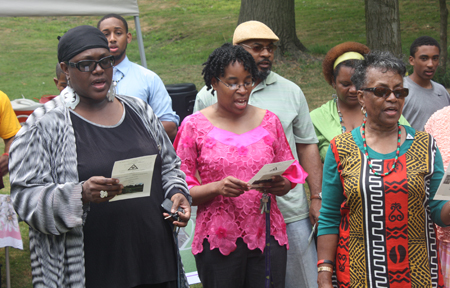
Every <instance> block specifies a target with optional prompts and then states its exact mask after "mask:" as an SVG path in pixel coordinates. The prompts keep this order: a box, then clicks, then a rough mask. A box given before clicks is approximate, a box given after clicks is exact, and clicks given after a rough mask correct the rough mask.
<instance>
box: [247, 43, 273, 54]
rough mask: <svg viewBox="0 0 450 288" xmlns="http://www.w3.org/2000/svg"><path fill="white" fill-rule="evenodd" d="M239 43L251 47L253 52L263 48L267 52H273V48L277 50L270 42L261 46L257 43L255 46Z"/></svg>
mask: <svg viewBox="0 0 450 288" xmlns="http://www.w3.org/2000/svg"><path fill="white" fill-rule="evenodd" d="M240 45H242V46H244V47H245V48H248V49H252V50H253V52H255V53H261V52H262V51H263V50H264V49H266V50H267V52H269V53H272V52H275V50H277V48H278V47H277V46H276V45H274V44H270V45H269V46H263V45H261V44H257V45H255V46H249V45H246V44H243V43H241V44H240Z"/></svg>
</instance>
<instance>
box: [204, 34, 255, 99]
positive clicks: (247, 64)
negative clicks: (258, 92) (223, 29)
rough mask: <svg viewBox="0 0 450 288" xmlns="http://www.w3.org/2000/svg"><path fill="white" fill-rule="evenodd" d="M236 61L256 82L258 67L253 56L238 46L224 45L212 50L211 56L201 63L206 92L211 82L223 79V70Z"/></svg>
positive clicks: (210, 86) (212, 92)
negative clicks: (219, 78)
mask: <svg viewBox="0 0 450 288" xmlns="http://www.w3.org/2000/svg"><path fill="white" fill-rule="evenodd" d="M236 61H237V62H239V63H241V64H242V65H243V66H244V69H245V71H248V72H249V73H250V75H252V80H253V81H256V76H257V75H258V67H257V66H256V63H255V59H253V56H252V55H251V54H250V53H248V52H247V51H245V49H244V48H242V47H241V46H239V45H232V44H231V43H225V44H223V45H222V46H221V47H219V48H217V49H216V50H214V51H213V52H212V53H211V55H209V57H208V60H207V61H206V62H205V63H203V66H204V67H203V71H202V75H203V79H204V80H205V84H206V88H207V90H210V89H211V88H212V85H211V80H212V79H213V78H218V77H223V76H224V75H225V68H227V67H228V65H230V64H233V63H235V62H236ZM211 94H214V90H212V91H211Z"/></svg>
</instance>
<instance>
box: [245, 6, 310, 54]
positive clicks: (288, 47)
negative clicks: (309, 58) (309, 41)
mask: <svg viewBox="0 0 450 288" xmlns="http://www.w3.org/2000/svg"><path fill="white" fill-rule="evenodd" d="M249 20H257V21H260V22H263V23H264V24H266V25H267V26H269V27H270V29H272V31H273V32H274V33H275V34H276V35H277V36H278V38H280V41H278V42H277V46H278V48H279V49H278V50H277V51H276V54H275V57H276V58H278V57H280V56H287V55H290V56H293V57H295V58H298V57H302V56H305V53H303V52H308V49H306V47H305V46H304V45H303V44H302V43H301V42H300V40H299V39H298V37H297V33H296V30H295V5H294V0H241V10H240V12H239V20H238V25H239V24H241V23H242V22H245V21H249Z"/></svg>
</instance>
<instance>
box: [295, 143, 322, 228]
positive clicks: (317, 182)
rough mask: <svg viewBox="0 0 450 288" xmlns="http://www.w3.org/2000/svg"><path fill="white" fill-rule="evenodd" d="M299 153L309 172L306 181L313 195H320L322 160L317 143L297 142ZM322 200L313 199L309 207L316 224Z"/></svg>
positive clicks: (312, 222)
mask: <svg viewBox="0 0 450 288" xmlns="http://www.w3.org/2000/svg"><path fill="white" fill-rule="evenodd" d="M295 145H296V147H297V154H298V159H299V162H300V165H302V167H303V169H304V170H305V171H306V172H307V173H308V178H306V182H307V183H308V186H309V191H310V193H311V195H319V193H320V192H321V191H322V162H321V161H320V155H319V149H318V148H317V144H315V143H314V144H301V143H296V144H295ZM321 206H322V200H320V199H312V200H311V206H310V207H309V219H310V221H311V224H312V225H314V224H316V223H317V221H318V220H319V214H320V207H321Z"/></svg>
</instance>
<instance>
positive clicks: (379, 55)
mask: <svg viewBox="0 0 450 288" xmlns="http://www.w3.org/2000/svg"><path fill="white" fill-rule="evenodd" d="M370 68H375V69H378V70H380V71H382V72H383V73H386V72H388V71H392V72H395V73H397V74H399V75H400V76H402V78H403V77H405V73H406V66H405V63H403V61H402V60H400V59H398V58H397V57H395V56H394V55H393V54H392V53H391V52H388V51H371V52H370V53H369V54H367V55H364V60H362V61H360V64H359V65H358V66H357V67H356V68H355V72H354V73H353V76H352V82H353V84H354V85H355V88H356V90H360V89H361V88H363V87H364V86H365V85H366V84H367V71H368V70H369V69H370Z"/></svg>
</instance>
